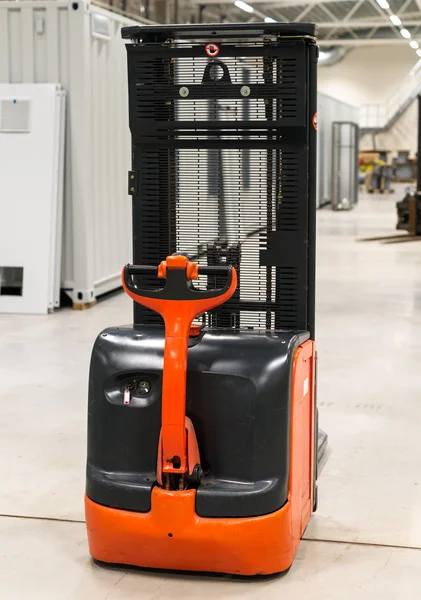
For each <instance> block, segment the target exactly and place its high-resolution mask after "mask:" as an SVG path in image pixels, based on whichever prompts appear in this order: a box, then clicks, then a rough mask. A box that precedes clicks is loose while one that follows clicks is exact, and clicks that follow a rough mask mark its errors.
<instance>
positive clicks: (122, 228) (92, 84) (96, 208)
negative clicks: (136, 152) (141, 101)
mask: <svg viewBox="0 0 421 600" xmlns="http://www.w3.org/2000/svg"><path fill="white" fill-rule="evenodd" d="M75 6H77V9H76V10H75V8H74V7H75ZM132 24H134V22H133V21H132V20H130V19H126V18H124V17H121V16H119V15H116V14H114V13H111V12H108V11H105V10H103V9H100V8H99V7H96V6H94V5H92V4H91V3H90V2H88V1H86V0H82V1H79V2H78V3H73V2H65V1H62V0H35V1H32V0H22V1H21V2H19V3H16V2H9V1H2V2H0V82H4V83H32V82H34V83H49V82H59V83H61V84H62V86H63V87H64V89H65V90H66V92H67V96H68V110H67V135H66V140H67V142H66V157H65V161H66V162H65V198H64V231H63V260H62V284H63V287H65V288H67V289H69V290H73V291H72V298H73V301H74V302H89V301H91V300H92V299H93V298H94V297H95V296H96V295H98V294H101V293H104V292H106V291H109V290H111V289H114V288H115V287H117V286H119V285H120V270H121V267H122V265H123V264H124V263H126V262H128V261H129V260H130V259H131V227H130V218H131V202H130V199H129V198H128V196H127V193H126V190H127V172H128V170H129V169H130V134H129V127H128V99H127V68H126V51H125V46H124V42H123V40H122V39H121V36H120V29H121V27H122V26H124V25H132Z"/></svg>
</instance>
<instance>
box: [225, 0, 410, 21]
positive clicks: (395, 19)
mask: <svg viewBox="0 0 421 600" xmlns="http://www.w3.org/2000/svg"><path fill="white" fill-rule="evenodd" d="M236 4H237V3H236ZM242 4H243V3H242ZM389 18H390V20H391V21H392V23H393V25H396V26H397V27H399V25H402V21H401V20H400V18H399V17H398V16H397V15H390V17H389Z"/></svg>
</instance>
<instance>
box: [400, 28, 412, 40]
mask: <svg viewBox="0 0 421 600" xmlns="http://www.w3.org/2000/svg"><path fill="white" fill-rule="evenodd" d="M401 36H402V37H404V38H405V39H406V40H409V38H410V37H411V34H410V33H409V31H408V30H407V29H401Z"/></svg>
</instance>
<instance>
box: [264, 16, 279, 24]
mask: <svg viewBox="0 0 421 600" xmlns="http://www.w3.org/2000/svg"><path fill="white" fill-rule="evenodd" d="M277 22H278V21H277V20H276V19H272V17H265V23H277Z"/></svg>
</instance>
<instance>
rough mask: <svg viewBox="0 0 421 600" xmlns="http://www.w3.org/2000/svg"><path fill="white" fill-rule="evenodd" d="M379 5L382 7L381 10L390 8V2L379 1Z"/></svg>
mask: <svg viewBox="0 0 421 600" xmlns="http://www.w3.org/2000/svg"><path fill="white" fill-rule="evenodd" d="M377 4H378V5H379V6H380V8H384V9H385V10H387V9H388V8H389V2H387V1H386V0H377Z"/></svg>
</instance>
